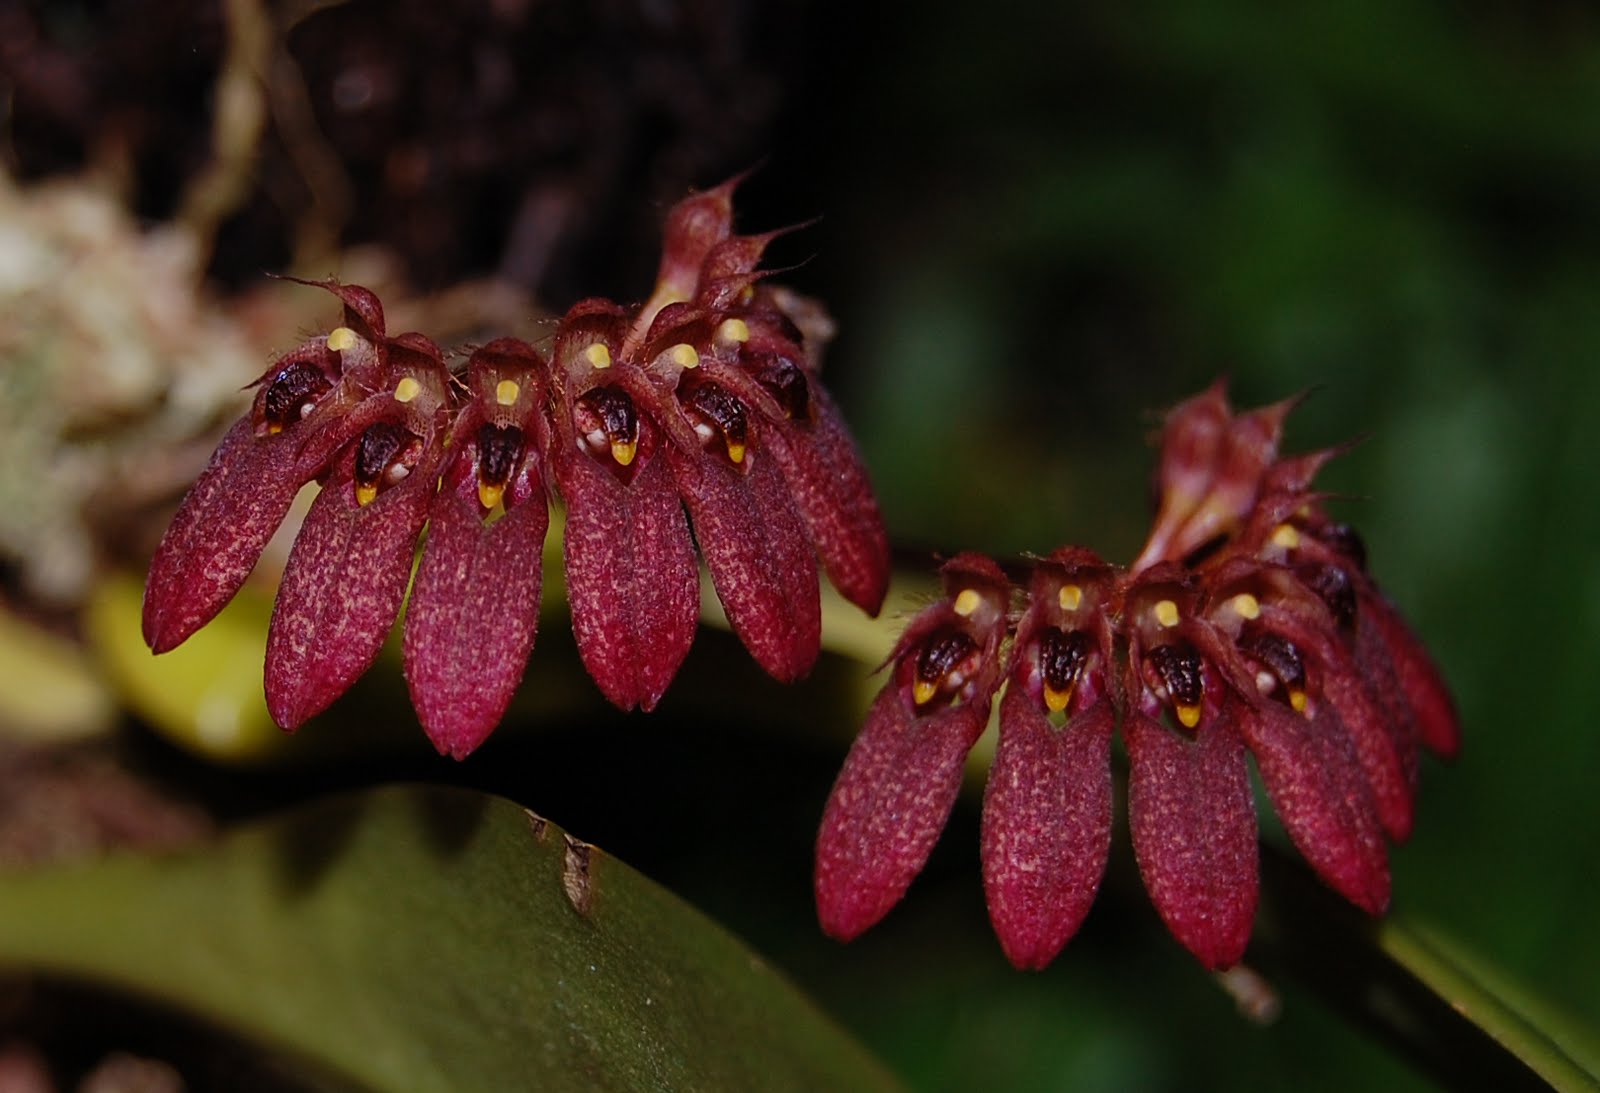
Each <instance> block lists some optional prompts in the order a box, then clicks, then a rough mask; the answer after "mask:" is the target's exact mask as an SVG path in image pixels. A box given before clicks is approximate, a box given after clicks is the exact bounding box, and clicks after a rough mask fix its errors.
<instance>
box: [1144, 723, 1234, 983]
mask: <svg viewBox="0 0 1600 1093" xmlns="http://www.w3.org/2000/svg"><path fill="white" fill-rule="evenodd" d="M1123 735H1124V737H1125V739H1126V740H1127V744H1128V760H1129V773H1128V822H1129V826H1130V827H1131V828H1132V831H1133V849H1134V853H1135V855H1136V856H1137V858H1138V860H1139V871H1140V873H1141V874H1143V876H1144V883H1145V887H1146V888H1148V889H1149V890H1150V898H1151V899H1152V900H1153V901H1154V902H1155V905H1156V910H1157V911H1159V912H1160V914H1161V917H1162V919H1163V920H1164V921H1165V922H1166V924H1167V928H1168V929H1169V930H1171V931H1172V934H1173V936H1174V937H1176V938H1177V939H1178V940H1179V941H1180V942H1182V943H1183V946H1184V947H1185V948H1187V949H1188V950H1189V951H1190V952H1192V953H1193V954H1194V955H1195V956H1196V957H1198V958H1199V959H1200V962H1201V963H1202V964H1204V965H1205V966H1206V967H1208V968H1212V969H1221V968H1226V967H1230V966H1231V965H1233V964H1236V963H1237V962H1238V961H1239V958H1240V957H1241V956H1243V955H1244V950H1245V946H1246V945H1247V944H1248V943H1249V940H1250V928H1251V925H1252V924H1253V922H1254V919H1255V911H1256V897H1257V893H1258V887H1259V876H1258V860H1257V850H1256V818H1255V806H1254V803H1253V802H1252V801H1251V797H1250V777H1249V770H1248V768H1247V765H1246V763H1245V753H1244V745H1243V743H1242V742H1241V741H1240V739H1239V736H1238V733H1237V731H1236V730H1235V729H1234V728H1233V726H1231V725H1230V724H1228V723H1227V722H1226V721H1225V720H1223V719H1222V718H1220V717H1209V718H1206V719H1205V720H1203V721H1202V722H1201V723H1200V726H1199V732H1198V733H1197V734H1196V736H1195V738H1194V739H1192V740H1190V739H1185V738H1183V737H1181V736H1179V735H1178V734H1177V733H1176V732H1174V731H1172V730H1169V729H1167V728H1165V727H1164V726H1162V725H1161V723H1160V722H1158V721H1156V720H1154V719H1153V718H1151V717H1149V716H1147V715H1145V714H1142V713H1139V712H1137V711H1130V712H1129V713H1128V715H1127V718H1126V721H1125V722H1124V726H1123Z"/></svg>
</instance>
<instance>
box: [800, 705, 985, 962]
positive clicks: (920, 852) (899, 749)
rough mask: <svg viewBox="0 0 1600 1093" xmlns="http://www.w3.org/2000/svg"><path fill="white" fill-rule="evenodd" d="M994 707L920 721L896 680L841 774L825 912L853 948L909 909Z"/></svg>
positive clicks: (821, 876)
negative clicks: (898, 909) (898, 910)
mask: <svg viewBox="0 0 1600 1093" xmlns="http://www.w3.org/2000/svg"><path fill="white" fill-rule="evenodd" d="M988 720H989V704H988V702H987V701H985V702H982V703H978V704H976V705H975V704H972V703H966V704H962V705H958V706H946V707H944V708H943V709H941V710H939V711H938V712H937V713H934V714H929V715H926V716H922V717H918V716H917V715H916V714H915V712H914V710H913V708H912V706H911V704H910V702H909V700H908V699H907V696H906V694H905V686H904V685H903V684H902V683H901V682H899V681H897V680H894V679H891V680H890V681H889V683H888V685H887V686H885V687H884V689H883V690H882V691H880V692H879V694H878V697H877V700H876V701H874V702H873V704H872V709H871V711H870V712H869V713H868V714H867V723H866V727H865V728H863V729H862V730H861V735H859V736H857V737H856V742H855V745H854V746H853V747H852V748H851V749H850V754H849V756H848V757H847V758H846V759H845V762H844V769H843V770H841V771H840V772H839V778H838V781H836V782H835V783H834V786H833V793H832V794H831V795H830V796H829V798H828V807H827V809H826V810H825V811H824V812H823V816H822V830H821V832H820V833H819V834H818V836H817V871H816V890H817V915H818V917H819V919H820V920H821V922H822V928H823V930H825V931H827V933H828V934H830V935H831V936H833V937H836V938H838V939H840V940H841V941H848V940H850V939H851V938H853V937H856V936H857V935H859V934H860V933H862V931H864V930H866V929H867V928H868V927H870V926H872V925H873V924H874V923H876V922H877V921H878V920H879V919H881V918H883V916H884V915H886V914H888V913H889V909H890V908H891V907H893V906H894V905H895V904H896V903H897V902H899V900H900V897H901V896H903V895H904V894H905V891H906V888H907V887H908V886H909V885H910V884H911V881H912V880H913V879H914V878H915V877H916V875H917V874H918V873H919V872H921V871H922V867H923V865H924V864H925V863H926V862H927V860H928V854H929V852H930V851H931V850H932V849H933V844H934V843H935V842H937V841H938V838H939V833H940V832H941V831H943V830H944V825H945V821H946V820H948V819H949V817H950V809H951V808H952V807H954V805H955V801H956V794H957V793H958V792H960V789H961V771H962V766H963V763H964V762H965V760H966V757H967V752H968V751H970V750H971V749H972V745H973V743H974V742H975V741H976V740H977V739H978V737H979V735H980V734H982V732H983V727H984V725H985V724H987V723H988Z"/></svg>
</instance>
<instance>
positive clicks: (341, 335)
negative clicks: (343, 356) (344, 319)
mask: <svg viewBox="0 0 1600 1093" xmlns="http://www.w3.org/2000/svg"><path fill="white" fill-rule="evenodd" d="M358 341H360V338H359V337H358V336H357V334H356V332H355V331H354V330H351V329H350V328H349V327H348V326H336V327H334V328H333V329H332V330H330V331H328V348H329V349H331V350H333V351H334V352H335V353H343V352H344V351H345V350H346V349H349V348H350V347H351V346H352V345H355V344H356V342H358Z"/></svg>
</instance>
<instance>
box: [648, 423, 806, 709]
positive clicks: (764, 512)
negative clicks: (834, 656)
mask: <svg viewBox="0 0 1600 1093" xmlns="http://www.w3.org/2000/svg"><path fill="white" fill-rule="evenodd" d="M767 435H768V432H767V431H762V432H761V433H760V434H758V436H759V438H762V439H764V438H765V437H766V436H767ZM770 454H771V453H770V451H769V449H768V447H767V445H766V444H764V443H760V442H759V440H758V442H757V443H756V444H754V445H752V448H751V450H750V451H749V453H748V454H747V455H746V456H745V461H746V462H745V469H744V470H743V471H740V470H738V469H736V468H735V467H734V466H733V465H732V464H730V463H728V462H727V461H726V460H724V459H722V458H721V457H720V456H717V455H713V454H710V453H707V452H705V451H703V450H701V449H698V448H697V449H695V450H694V451H692V452H684V451H681V450H679V449H677V448H671V449H669V450H668V453H667V461H668V463H669V464H670V465H671V467H672V473H673V478H674V480H675V481H676V482H677V486H678V492H679V493H680V494H681V495H682V497H683V500H684V504H685V505H687V506H688V509H689V516H690V518H691V520H692V521H693V523H694V533H695V538H696V540H697V541H698V542H699V544H700V551H701V553H702V554H704V555H705V559H706V565H707V567H708V568H709V569H710V570H711V579H712V582H713V583H714V584H715V585H716V589H717V598H718V599H720V600H721V601H722V606H723V608H724V610H726V611H727V614H728V621H729V622H730V623H731V624H732V625H733V629H734V632H735V633H736V634H738V635H739V639H740V640H741V641H743V642H744V645H745V648H746V649H748V650H750V655H751V656H753V657H754V658H755V659H756V663H758V664H760V665H761V667H762V668H763V669H765V670H766V672H767V673H768V674H769V675H771V676H773V677H774V678H775V679H779V680H782V681H783V682H785V683H791V682H793V681H794V680H797V679H799V678H801V677H802V676H804V675H805V674H806V673H807V672H809V671H810V670H811V666H812V664H813V663H815V662H816V659H817V652H818V650H819V649H820V647H821V643H822V608H821V601H820V600H819V598H818V594H817V566H816V556H815V554H814V553H813V552H812V550H811V547H810V544H809V542H808V541H807V539H806V535H805V529H804V526H803V525H802V524H801V522H800V518H799V516H798V515H797V514H796V512H795V510H794V504H793V502H792V501H791V500H790V498H789V492H788V489H787V487H786V486H785V484H784V481H783V477H782V475H781V474H780V473H779V471H778V468H777V466H776V462H775V461H774V460H773V459H771V458H770Z"/></svg>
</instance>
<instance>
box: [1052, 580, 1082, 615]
mask: <svg viewBox="0 0 1600 1093" xmlns="http://www.w3.org/2000/svg"><path fill="white" fill-rule="evenodd" d="M1056 599H1057V600H1058V601H1059V602H1060V604H1061V610H1063V611H1076V610H1077V609H1078V606H1079V605H1080V604H1082V603H1083V589H1081V588H1079V587H1078V586H1077V585H1075V584H1064V585H1062V586H1061V591H1060V592H1059V593H1058V594H1057V595H1056Z"/></svg>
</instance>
